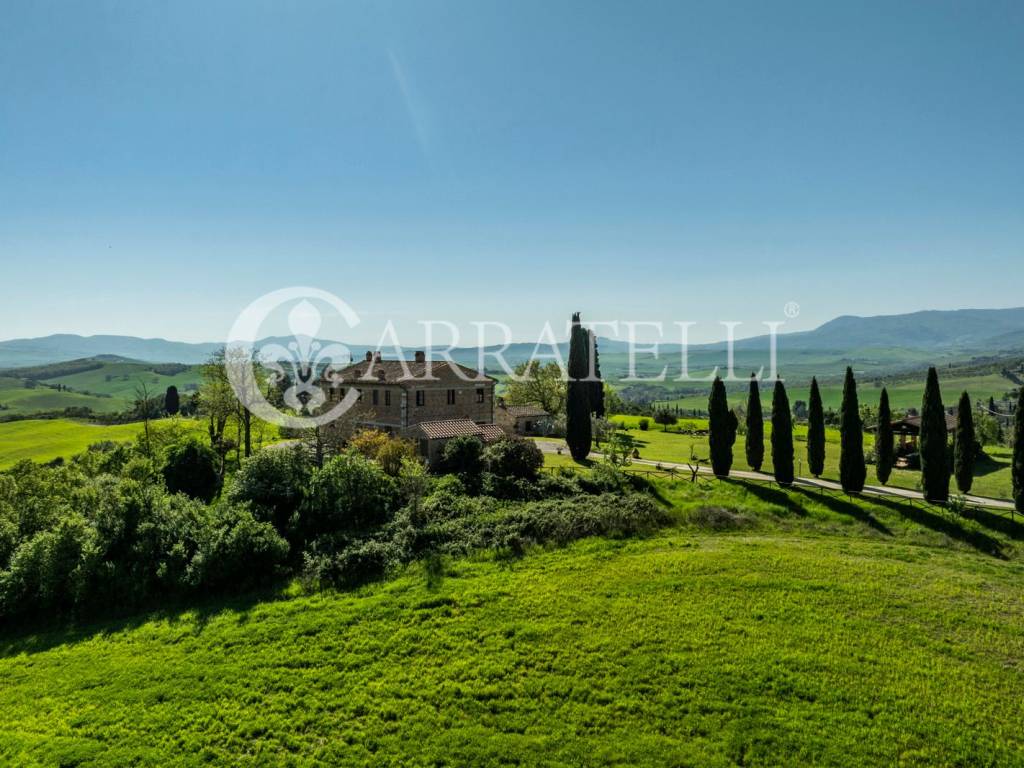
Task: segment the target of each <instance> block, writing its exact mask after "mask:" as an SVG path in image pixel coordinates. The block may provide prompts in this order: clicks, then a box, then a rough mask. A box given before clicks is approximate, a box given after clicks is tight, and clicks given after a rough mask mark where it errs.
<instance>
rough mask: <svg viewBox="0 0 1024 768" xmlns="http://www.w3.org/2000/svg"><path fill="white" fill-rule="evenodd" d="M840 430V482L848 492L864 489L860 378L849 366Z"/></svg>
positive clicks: (865, 471)
mask: <svg viewBox="0 0 1024 768" xmlns="http://www.w3.org/2000/svg"><path fill="white" fill-rule="evenodd" d="M839 432H840V437H839V482H840V483H841V484H842V486H843V490H844V491H846V492H847V493H860V492H861V491H863V490H864V481H865V480H866V479H867V474H868V468H867V465H866V464H865V463H864V432H863V425H862V424H861V420H860V403H859V402H858V401H857V381H856V379H854V378H853V369H852V368H849V367H848V368H847V369H846V380H845V381H844V382H843V406H842V412H841V413H840V415H839Z"/></svg>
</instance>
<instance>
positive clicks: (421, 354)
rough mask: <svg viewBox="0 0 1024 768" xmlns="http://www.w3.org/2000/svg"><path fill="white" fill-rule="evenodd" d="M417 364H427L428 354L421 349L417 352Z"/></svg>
mask: <svg viewBox="0 0 1024 768" xmlns="http://www.w3.org/2000/svg"><path fill="white" fill-rule="evenodd" d="M416 362H417V363H425V362H427V355H426V353H425V352H424V351H423V350H422V349H419V350H417V351H416Z"/></svg>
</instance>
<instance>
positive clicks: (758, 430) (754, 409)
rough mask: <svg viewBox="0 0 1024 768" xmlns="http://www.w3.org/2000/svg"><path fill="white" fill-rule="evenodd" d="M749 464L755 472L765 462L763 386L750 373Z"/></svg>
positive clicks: (748, 413)
mask: <svg viewBox="0 0 1024 768" xmlns="http://www.w3.org/2000/svg"><path fill="white" fill-rule="evenodd" d="M746 453H747V466H749V467H750V468H751V469H752V470H754V471H755V472H760V471H761V465H762V464H764V412H763V410H762V409H761V388H760V386H759V385H758V383H757V376H755V375H754V374H750V389H749V391H748V392H747V445H746Z"/></svg>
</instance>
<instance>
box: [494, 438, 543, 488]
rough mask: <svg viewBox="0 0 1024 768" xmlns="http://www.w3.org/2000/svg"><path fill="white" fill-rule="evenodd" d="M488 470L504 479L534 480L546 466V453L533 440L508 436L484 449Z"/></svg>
mask: <svg viewBox="0 0 1024 768" xmlns="http://www.w3.org/2000/svg"><path fill="white" fill-rule="evenodd" d="M483 458H484V465H485V466H486V467H487V471H488V472H490V473H491V474H492V475H494V476H495V477H497V478H501V479H502V480H526V481H530V482H532V481H534V480H536V479H537V475H538V474H540V469H541V467H543V466H544V454H543V452H541V450H540V448H538V447H537V444H536V443H534V442H533V441H532V440H517V439H512V438H506V439H504V440H499V441H497V442H496V443H492V444H491V445H489V446H487V449H486V450H485V451H484V455H483Z"/></svg>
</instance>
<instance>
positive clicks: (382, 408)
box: [320, 352, 505, 461]
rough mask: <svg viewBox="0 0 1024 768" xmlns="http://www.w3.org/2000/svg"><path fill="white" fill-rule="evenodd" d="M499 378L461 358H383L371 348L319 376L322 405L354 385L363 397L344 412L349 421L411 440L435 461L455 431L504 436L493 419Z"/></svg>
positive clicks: (486, 436)
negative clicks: (353, 360) (461, 361)
mask: <svg viewBox="0 0 1024 768" xmlns="http://www.w3.org/2000/svg"><path fill="white" fill-rule="evenodd" d="M495 383H496V381H495V379H493V378H492V377H490V376H487V375H486V374H484V373H481V372H480V371H477V370H474V369H472V368H468V367H466V366H464V365H459V364H458V363H449V362H447V361H436V360H435V361H428V360H427V359H426V355H425V354H424V353H423V352H417V353H416V355H415V357H414V358H413V359H412V360H383V359H381V356H380V353H379V352H376V353H374V352H367V353H366V357H365V359H363V360H360V361H359V362H357V363H353V364H351V365H348V366H346V367H345V368H343V369H341V370H340V371H336V372H335V373H334V375H333V376H331V377H330V378H327V377H323V378H321V381H320V385H321V387H322V388H323V389H324V393H325V397H326V402H325V403H324V405H323V407H324V408H326V409H329V408H331V407H333V405H334V404H336V403H338V402H340V401H341V400H342V399H343V398H344V397H345V395H346V394H347V393H348V391H349V390H350V389H352V388H355V390H356V391H357V392H358V397H359V399H358V400H357V402H356V403H355V404H354V405H353V406H352V408H351V409H350V410H349V411H348V412H347V413H346V416H345V418H346V420H348V421H349V423H353V422H354V425H355V426H358V427H366V428H370V429H379V430H381V431H383V432H386V433H388V434H391V435H396V436H398V437H403V438H406V439H409V440H413V441H414V442H415V443H416V445H417V447H418V449H419V451H420V453H421V454H422V455H423V456H425V457H427V458H428V459H430V460H431V461H435V460H436V458H437V456H438V455H439V454H440V451H441V449H442V448H443V447H444V444H445V443H446V442H447V441H448V440H450V439H451V438H453V437H457V436H460V435H474V436H476V437H479V438H480V439H481V440H483V441H484V442H491V441H493V440H497V439H500V438H501V437H503V436H504V434H505V433H504V431H503V430H502V429H501V427H500V426H498V425H496V424H495V423H494V420H495V407H496V403H495V398H494V386H495Z"/></svg>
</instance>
